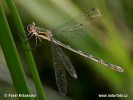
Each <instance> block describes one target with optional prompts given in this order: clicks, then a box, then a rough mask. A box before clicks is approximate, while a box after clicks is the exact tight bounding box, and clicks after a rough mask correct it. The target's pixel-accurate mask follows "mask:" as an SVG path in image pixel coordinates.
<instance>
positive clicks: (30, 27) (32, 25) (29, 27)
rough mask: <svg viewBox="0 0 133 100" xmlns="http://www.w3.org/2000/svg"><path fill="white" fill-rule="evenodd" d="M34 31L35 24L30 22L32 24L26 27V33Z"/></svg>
mask: <svg viewBox="0 0 133 100" xmlns="http://www.w3.org/2000/svg"><path fill="white" fill-rule="evenodd" d="M34 29H35V22H32V24H29V25H27V31H28V32H31V31H33V30H34Z"/></svg>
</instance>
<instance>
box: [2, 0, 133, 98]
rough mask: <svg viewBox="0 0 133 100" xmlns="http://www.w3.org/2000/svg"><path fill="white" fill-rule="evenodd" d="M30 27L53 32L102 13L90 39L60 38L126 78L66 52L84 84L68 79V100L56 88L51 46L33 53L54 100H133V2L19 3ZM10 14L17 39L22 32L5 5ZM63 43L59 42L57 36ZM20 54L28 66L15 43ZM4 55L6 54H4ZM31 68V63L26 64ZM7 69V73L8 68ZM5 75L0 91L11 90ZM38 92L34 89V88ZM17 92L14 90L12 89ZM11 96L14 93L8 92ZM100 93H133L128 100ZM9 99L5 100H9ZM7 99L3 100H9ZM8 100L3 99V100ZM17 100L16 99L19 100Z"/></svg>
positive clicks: (46, 0)
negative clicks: (89, 13) (87, 15)
mask: <svg viewBox="0 0 133 100" xmlns="http://www.w3.org/2000/svg"><path fill="white" fill-rule="evenodd" d="M14 1H15V4H16V6H17V9H18V12H19V14H20V17H21V19H22V22H23V24H24V26H25V27H26V25H27V24H29V23H32V21H34V22H36V24H37V26H40V27H44V28H47V29H53V28H54V27H56V26H58V25H61V24H63V23H64V22H67V20H69V19H71V18H72V17H75V16H78V15H79V14H80V13H82V12H84V11H86V10H88V9H91V8H98V9H99V10H100V11H101V15H102V16H101V18H100V19H98V22H96V23H95V25H90V27H91V28H90V31H89V33H88V34H87V36H85V37H81V38H72V37H62V38H59V39H60V40H61V41H62V42H64V43H66V44H69V45H70V46H71V47H74V48H77V49H80V50H82V51H84V52H86V53H89V54H92V55H94V56H96V57H97V58H102V59H104V60H106V61H107V62H111V63H113V64H116V65H119V66H121V67H122V68H124V73H117V72H115V71H112V70H111V69H109V68H106V67H105V66H103V65H100V64H97V63H95V62H93V61H90V60H89V59H86V58H84V57H81V56H79V55H77V54H75V53H73V52H71V51H68V50H66V49H63V50H64V51H65V52H66V54H67V55H68V56H69V58H70V60H71V61H72V63H73V65H74V67H75V69H76V71H77V74H78V79H77V80H75V79H73V78H71V76H70V75H68V73H67V72H66V74H67V81H68V92H67V95H66V96H65V97H62V96H60V95H59V94H58V90H57V87H56V82H55V76H54V67H53V63H52V55H51V49H50V44H49V43H48V42H47V41H44V43H43V44H42V45H41V46H39V47H37V48H36V50H34V51H33V55H34V59H35V62H36V65H37V67H38V72H39V75H40V78H41V81H42V83H43V84H44V86H45V87H46V89H45V91H46V95H47V98H48V100H71V99H73V100H99V99H102V100H103V99H104V100H106V99H110V100H114V99H117V100H132V98H133V72H132V71H133V46H132V40H133V33H132V32H133V23H132V22H133V6H132V4H133V2H132V0H14ZM3 4H4V10H5V12H6V16H7V18H8V22H9V25H10V28H11V30H12V32H13V33H14V34H13V36H14V37H15V36H16V35H15V33H16V32H17V30H16V29H15V25H14V21H13V19H12V16H11V14H10V11H9V9H8V7H7V5H6V3H4V2H3ZM57 38H58V37H57ZM15 41H16V45H17V46H18V48H19V50H20V55H21V58H22V60H23V63H24V64H25V61H24V57H23V53H22V52H21V47H20V46H19V43H18V42H17V39H15ZM1 55H2V54H1ZM0 57H1V59H0V64H1V65H0V67H1V66H5V67H6V64H5V62H4V60H3V58H2V57H3V56H0ZM25 66H26V64H25ZM3 70H6V69H5V68H3ZM25 70H26V72H27V75H28V76H29V77H30V78H32V77H31V75H30V71H29V69H28V66H26V67H25ZM0 73H1V75H0V76H1V82H0V90H1V89H3V87H5V91H6V88H7V87H11V89H12V88H13V87H12V86H10V85H6V84H5V83H7V84H11V81H10V78H7V79H6V78H5V79H3V78H2V75H5V76H4V77H7V74H4V73H2V72H0ZM33 87H34V86H33ZM10 91H11V90H10ZM13 91H14V89H13ZM8 92H9V90H8ZM99 94H122V95H125V94H127V95H128V97H116V98H99V97H98V95H99ZM4 99H5V98H4ZM4 99H3V100H4ZM1 100H2V99H1ZM14 100H16V99H14Z"/></svg>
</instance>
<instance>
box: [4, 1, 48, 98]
mask: <svg viewBox="0 0 133 100" xmlns="http://www.w3.org/2000/svg"><path fill="white" fill-rule="evenodd" d="M6 3H7V5H8V7H9V9H10V12H11V13H12V16H13V19H14V21H15V24H16V27H17V29H18V30H19V31H20V33H18V34H20V36H24V37H25V31H24V27H23V24H22V22H21V19H20V16H19V14H18V11H17V8H16V6H15V4H14V2H13V0H6ZM24 40H27V39H26V37H25V38H24ZM21 44H22V47H23V49H24V50H29V48H30V47H29V45H28V43H23V41H22V43H21ZM25 55H26V59H27V62H28V64H29V68H30V70H31V74H32V77H33V80H34V82H35V86H36V89H37V93H38V98H39V100H45V99H46V96H45V93H44V90H43V88H42V85H41V81H40V78H39V75H38V72H37V68H36V65H35V62H34V59H33V56H32V53H31V51H28V52H27V51H26V52H25Z"/></svg>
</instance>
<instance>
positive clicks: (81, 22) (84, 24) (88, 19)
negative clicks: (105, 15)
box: [52, 8, 101, 35]
mask: <svg viewBox="0 0 133 100" xmlns="http://www.w3.org/2000/svg"><path fill="white" fill-rule="evenodd" d="M100 16H101V14H100V11H99V10H98V9H97V8H93V9H91V10H88V11H86V12H84V13H82V14H81V15H80V16H78V17H75V18H73V19H71V20H69V21H68V22H66V23H64V24H63V25H60V26H58V27H56V28H55V29H53V30H52V32H53V33H54V34H55V35H56V33H58V34H65V35H66V33H67V34H69V33H70V34H71V33H76V34H78V33H85V32H87V31H88V29H89V25H90V24H91V23H93V22H95V21H96V20H97V19H98V18H99V17H100Z"/></svg>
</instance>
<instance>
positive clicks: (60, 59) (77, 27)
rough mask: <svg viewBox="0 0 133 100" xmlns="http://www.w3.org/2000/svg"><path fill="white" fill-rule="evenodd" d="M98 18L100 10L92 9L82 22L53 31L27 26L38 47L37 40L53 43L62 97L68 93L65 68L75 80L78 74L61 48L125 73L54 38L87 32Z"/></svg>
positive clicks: (57, 80)
mask: <svg viewBox="0 0 133 100" xmlns="http://www.w3.org/2000/svg"><path fill="white" fill-rule="evenodd" d="M97 16H100V12H99V10H98V9H96V8H95V9H92V10H90V11H87V12H85V13H83V14H82V15H81V16H80V20H78V21H75V22H74V23H73V22H72V21H70V22H67V23H65V24H63V25H61V26H59V27H57V28H55V29H53V30H51V31H50V30H46V29H42V28H39V27H37V26H36V25H35V23H34V22H33V23H32V24H29V25H28V26H27V30H28V36H30V37H29V38H31V37H32V36H35V37H36V45H37V39H38V40H39V41H42V40H41V39H45V40H48V41H49V42H50V43H51V49H52V55H53V64H54V70H55V77H56V83H57V87H58V90H59V93H60V94H62V95H65V94H66V92H67V80H66V76H65V71H64V67H65V68H66V70H67V71H68V72H69V74H70V75H71V76H72V77H73V78H75V79H77V74H76V71H75V69H74V67H73V65H72V63H71V62H70V60H69V58H68V57H67V55H66V54H65V53H64V52H63V50H62V49H61V47H64V48H66V49H68V50H70V51H72V52H75V53H77V54H79V55H81V56H84V57H86V58H89V59H91V60H93V61H95V62H97V63H100V64H103V65H105V66H106V67H109V68H111V69H112V70H114V71H117V72H124V69H123V68H121V67H119V66H117V65H114V64H111V63H108V62H106V61H104V60H102V59H98V58H96V57H94V56H93V55H90V54H87V53H84V52H83V51H80V50H77V49H74V48H72V47H70V46H69V45H66V44H63V43H62V42H60V41H59V40H57V39H55V38H54V33H58V32H66V31H69V32H74V31H76V32H82V31H85V30H86V29H87V25H88V24H89V23H91V22H92V21H93V20H94V19H96V18H97ZM60 46H61V47H60Z"/></svg>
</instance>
